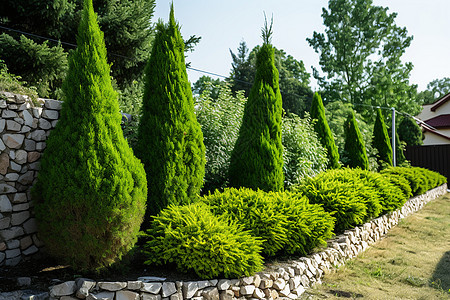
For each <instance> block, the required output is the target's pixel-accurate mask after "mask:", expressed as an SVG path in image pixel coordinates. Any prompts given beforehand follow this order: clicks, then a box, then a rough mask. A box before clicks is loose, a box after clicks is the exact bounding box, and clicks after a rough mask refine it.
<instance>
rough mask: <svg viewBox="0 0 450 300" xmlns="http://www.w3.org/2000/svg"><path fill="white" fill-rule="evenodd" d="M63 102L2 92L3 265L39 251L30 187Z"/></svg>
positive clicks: (0, 234) (0, 192)
mask: <svg viewBox="0 0 450 300" xmlns="http://www.w3.org/2000/svg"><path fill="white" fill-rule="evenodd" d="M60 109H61V102H60V101H57V100H49V99H39V100H38V103H33V102H32V101H31V99H30V98H28V97H27V96H23V95H16V94H12V93H8V92H0V266H3V265H6V266H14V265H17V264H18V263H19V262H20V261H21V260H26V259H29V258H30V256H31V255H33V254H36V253H37V252H38V251H39V248H40V247H42V243H41V242H40V241H39V239H38V238H37V236H36V231H37V227H36V220H35V218H34V214H33V210H32V207H33V202H32V201H31V197H30V188H31V186H32V184H33V182H34V180H35V178H36V175H37V171H38V170H39V158H40V156H41V153H42V151H43V150H44V148H45V140H46V139H47V137H48V135H49V134H50V131H51V130H52V129H53V128H54V127H55V125H56V122H57V120H58V118H59V110H60Z"/></svg>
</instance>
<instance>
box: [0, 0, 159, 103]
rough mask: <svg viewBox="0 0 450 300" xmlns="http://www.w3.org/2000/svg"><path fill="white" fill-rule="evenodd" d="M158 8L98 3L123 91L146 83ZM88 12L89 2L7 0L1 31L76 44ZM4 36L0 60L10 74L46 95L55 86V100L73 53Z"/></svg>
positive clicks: (0, 8) (139, 0)
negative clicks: (136, 82) (141, 81)
mask: <svg viewBox="0 0 450 300" xmlns="http://www.w3.org/2000/svg"><path fill="white" fill-rule="evenodd" d="M155 2H156V1H155V0H133V1H129V0H127V1H117V0H102V1H94V9H95V11H96V12H97V14H98V16H99V18H98V22H99V23H100V27H101V28H102V30H103V31H104V39H105V43H106V46H107V49H108V52H109V53H108V61H109V62H111V63H112V66H111V72H112V76H113V77H114V79H115V81H116V82H117V83H118V85H119V86H120V87H121V88H124V87H127V86H129V84H130V83H131V82H132V81H133V80H135V79H141V77H142V74H143V71H144V67H145V64H146V62H147V59H148V55H149V54H150V51H151V40H152V36H153V26H152V24H151V18H152V16H153V12H154V8H155ZM82 8H83V0H46V1H36V0H20V1H16V0H2V1H0V25H1V26H4V27H8V28H13V29H15V30H20V31H24V32H27V33H31V34H35V35H39V36H43V37H46V38H47V37H48V38H51V39H54V40H60V41H62V42H66V43H72V44H74V43H76V40H75V36H76V33H77V25H78V24H79V22H80V16H81V10H82ZM2 32H3V33H4V34H2V35H0V57H2V59H3V60H4V61H5V62H6V64H7V66H8V68H9V69H10V71H11V72H12V73H13V74H16V75H20V76H22V78H23V79H24V80H25V81H27V82H28V83H30V84H33V85H38V86H39V87H41V90H42V89H44V88H46V87H47V86H49V87H50V89H49V91H48V93H49V94H50V95H51V96H54V95H52V92H54V89H55V88H56V87H60V86H61V82H62V80H63V79H64V77H65V74H66V69H67V67H66V65H67V58H66V56H67V53H68V52H69V51H70V50H72V49H73V48H72V47H71V46H69V45H67V44H63V45H60V44H57V43H54V42H52V41H50V42H48V43H47V42H45V41H44V40H43V39H41V38H36V37H31V36H27V37H24V36H21V35H20V34H18V33H15V32H13V31H9V30H5V29H2V28H0V33H2ZM63 47H64V49H63ZM11 49H18V50H19V51H18V52H14V51H11ZM52 54H53V55H52ZM33 72H39V74H42V77H39V76H38V75H36V74H33ZM41 96H45V97H47V95H41Z"/></svg>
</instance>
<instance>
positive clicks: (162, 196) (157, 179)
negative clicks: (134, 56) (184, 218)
mask: <svg viewBox="0 0 450 300" xmlns="http://www.w3.org/2000/svg"><path fill="white" fill-rule="evenodd" d="M156 30H157V33H156V37H155V40H154V44H153V49H152V53H151V56H150V59H149V62H148V64H147V68H146V70H145V90H144V98H143V104H142V116H141V120H140V124H139V130H138V142H137V155H138V157H139V158H140V159H141V160H142V162H143V163H144V166H145V171H146V172H147V178H148V179H149V180H148V200H147V218H146V219H147V220H148V217H149V216H150V215H155V214H157V213H158V212H159V211H160V210H162V209H164V208H165V207H167V206H168V205H169V204H184V203H189V202H191V200H193V199H195V197H196V196H197V195H198V194H199V192H200V189H201V187H202V185H203V176H204V174H205V162H206V159H205V145H204V144H203V134H202V131H201V128H200V124H199V123H198V122H197V119H196V116H195V111H194V100H193V97H192V92H191V86H190V84H189V81H188V78H187V73H186V64H185V60H184V41H183V38H182V37H181V34H180V31H179V27H178V24H177V23H176V21H175V17H174V11H173V5H172V7H171V11H170V17H169V23H168V24H163V23H161V22H160V23H158V24H157V26H156Z"/></svg>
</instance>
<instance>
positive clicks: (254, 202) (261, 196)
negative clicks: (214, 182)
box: [202, 188, 287, 256]
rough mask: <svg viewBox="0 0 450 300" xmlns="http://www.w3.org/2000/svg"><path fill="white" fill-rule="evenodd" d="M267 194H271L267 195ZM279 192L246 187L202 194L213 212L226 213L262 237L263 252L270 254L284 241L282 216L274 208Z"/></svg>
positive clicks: (277, 249) (285, 234)
mask: <svg viewBox="0 0 450 300" xmlns="http://www.w3.org/2000/svg"><path fill="white" fill-rule="evenodd" d="M268 195H270V196H268ZM279 197H280V198H281V197H283V196H282V194H281V193H280V194H278V193H266V192H264V191H261V190H257V191H254V190H252V189H249V188H240V189H235V188H227V189H225V190H224V191H223V192H219V191H216V192H215V193H213V194H210V195H208V196H205V197H204V198H202V201H203V202H204V203H206V204H207V205H208V206H209V207H210V209H211V211H212V212H213V213H214V214H215V215H218V216H219V215H226V216H228V217H230V218H231V219H232V220H234V221H236V222H237V223H239V224H241V225H242V226H243V227H244V228H245V229H246V230H249V231H250V232H251V234H252V235H253V236H255V237H259V238H261V239H262V240H263V241H264V244H263V245H262V246H263V253H264V254H265V255H267V256H273V255H275V253H277V252H278V251H280V250H281V249H283V247H284V245H285V244H286V242H287V229H286V220H285V217H284V216H283V215H282V214H280V213H279V212H278V211H277V206H276V202H278V201H279V200H277V199H276V198H279Z"/></svg>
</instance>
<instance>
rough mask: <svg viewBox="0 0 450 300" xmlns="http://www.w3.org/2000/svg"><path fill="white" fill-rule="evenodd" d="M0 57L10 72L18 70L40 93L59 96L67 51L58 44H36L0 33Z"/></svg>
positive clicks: (64, 73)
mask: <svg viewBox="0 0 450 300" xmlns="http://www.w3.org/2000/svg"><path fill="white" fill-rule="evenodd" d="M0 57H2V59H4V60H5V62H6V64H7V65H8V68H9V69H10V71H11V72H12V73H13V74H19V75H20V76H21V77H22V78H23V79H24V80H25V81H26V82H27V85H28V86H35V87H36V91H37V93H38V95H40V96H41V97H53V98H59V97H60V95H61V94H60V92H58V91H56V90H57V89H58V88H60V87H61V84H62V82H63V80H64V77H65V75H66V72H67V53H66V52H64V50H63V48H62V47H61V46H60V45H57V46H54V47H50V46H48V42H47V41H45V42H44V43H42V44H38V43H36V42H34V41H33V40H31V39H28V38H26V37H25V36H23V35H21V36H20V38H19V39H18V40H16V39H14V38H13V37H12V36H10V35H8V34H5V33H3V34H0Z"/></svg>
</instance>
